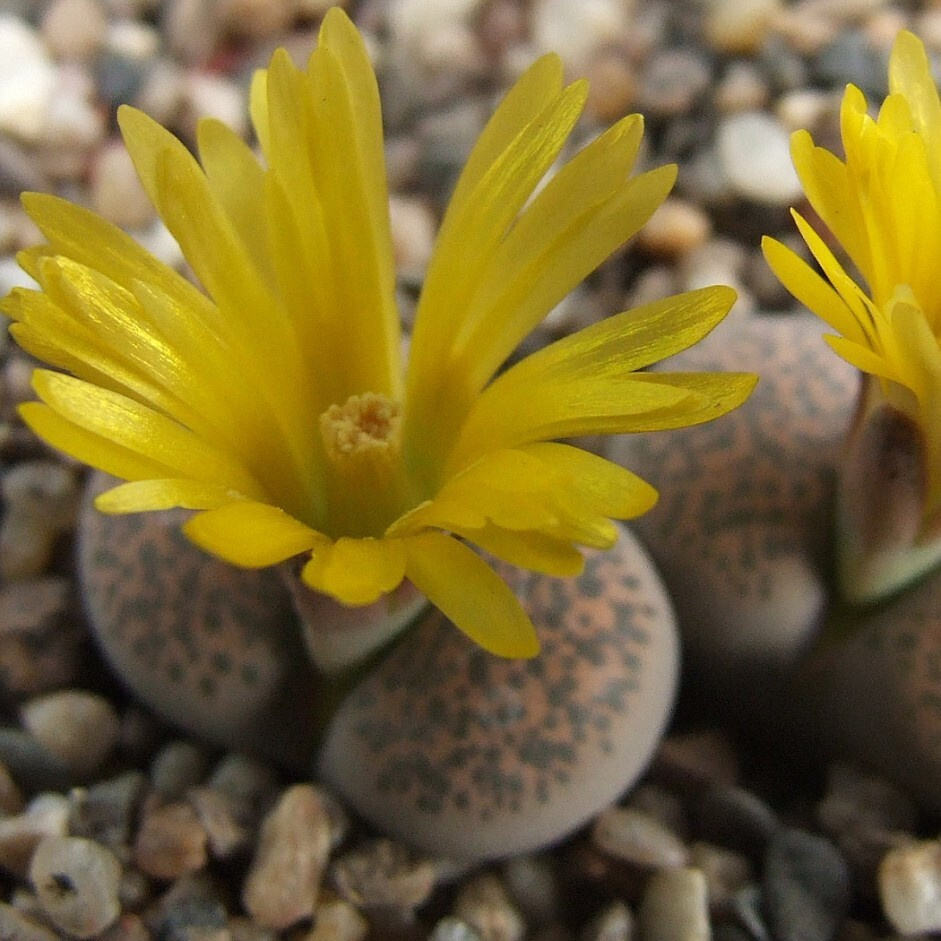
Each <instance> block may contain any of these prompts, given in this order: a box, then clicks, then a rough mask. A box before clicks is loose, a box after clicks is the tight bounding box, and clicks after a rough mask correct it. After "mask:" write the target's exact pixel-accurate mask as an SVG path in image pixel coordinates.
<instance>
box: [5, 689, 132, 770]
mask: <svg viewBox="0 0 941 941" xmlns="http://www.w3.org/2000/svg"><path fill="white" fill-rule="evenodd" d="M21 717H22V721H23V725H24V727H25V728H26V729H27V731H28V732H30V734H31V735H32V736H33V737H34V738H35V739H36V741H38V742H39V743H40V744H41V745H42V746H43V747H44V748H45V749H46V750H47V751H48V752H50V753H51V754H52V755H54V756H55V757H56V758H58V759H60V760H61V761H62V762H63V763H64V764H65V765H67V766H68V768H69V769H70V770H72V771H74V772H75V773H76V774H78V775H80V776H83V777H84V776H86V775H89V774H91V773H92V772H94V771H96V770H97V769H98V768H100V767H101V765H102V764H103V763H104V761H105V760H106V759H107V758H108V756H109V755H110V754H111V752H112V751H113V750H114V749H115V747H116V746H117V743H118V733H119V729H120V722H119V720H118V717H117V714H116V713H115V711H114V707H113V706H112V705H111V703H110V702H108V700H107V699H105V698H104V697H103V696H99V695H97V694H96V693H89V692H86V691H85V690H80V689H66V690H61V691H59V692H55V693H49V694H47V695H45V696H39V697H37V698H35V699H31V700H30V701H29V702H27V703H26V704H25V705H24V706H23V708H22V710H21Z"/></svg>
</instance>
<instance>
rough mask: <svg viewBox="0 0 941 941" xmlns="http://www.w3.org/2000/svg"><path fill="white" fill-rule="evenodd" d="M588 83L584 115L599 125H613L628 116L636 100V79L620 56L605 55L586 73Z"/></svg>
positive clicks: (596, 59)
mask: <svg viewBox="0 0 941 941" xmlns="http://www.w3.org/2000/svg"><path fill="white" fill-rule="evenodd" d="M585 77H586V78H587V79H588V82H589V88H588V99H587V100H586V102H585V112H586V114H590V115H592V116H593V117H594V118H595V119H596V120H598V121H599V122H601V123H602V124H613V123H614V122H615V121H617V120H618V119H620V118H622V117H624V115H625V114H628V113H629V112H630V110H631V108H632V107H633V105H634V101H635V99H636V98H637V75H636V73H635V71H634V67H633V66H632V65H631V63H630V62H629V61H628V60H627V58H626V57H625V56H624V55H621V54H618V53H615V52H605V53H602V54H601V55H599V56H596V57H595V58H594V59H592V61H591V63H590V64H589V65H588V68H587V70H586V76H585Z"/></svg>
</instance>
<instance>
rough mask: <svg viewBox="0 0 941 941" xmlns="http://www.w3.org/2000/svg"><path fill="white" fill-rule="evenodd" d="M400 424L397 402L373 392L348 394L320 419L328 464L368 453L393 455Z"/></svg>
mask: <svg viewBox="0 0 941 941" xmlns="http://www.w3.org/2000/svg"><path fill="white" fill-rule="evenodd" d="M401 425H402V418H401V409H400V407H399V403H398V402H393V401H392V400H391V399H387V398H386V397H385V396H384V395H378V394H376V393H375V392H365V393H363V395H351V396H350V397H349V398H348V399H347V400H346V401H345V402H344V403H343V404H342V405H331V406H330V408H328V409H327V410H326V411H325V412H324V413H323V414H322V415H321V416H320V430H321V433H322V434H323V441H324V447H325V448H326V451H327V456H328V457H329V458H330V459H331V460H332V461H341V460H343V459H344V458H346V457H350V456H352V455H355V454H361V453H364V452H368V451H377V450H384V451H389V450H390V449H391V450H394V451H396V452H397V451H398V447H399V440H400V437H401Z"/></svg>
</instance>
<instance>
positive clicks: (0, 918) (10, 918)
mask: <svg viewBox="0 0 941 941" xmlns="http://www.w3.org/2000/svg"><path fill="white" fill-rule="evenodd" d="M0 938H8V939H9V941H60V938H59V935H57V934H56V933H55V932H54V931H52V930H50V929H49V928H47V927H46V926H45V925H43V924H42V923H40V922H39V921H37V920H36V919H34V918H31V917H30V916H29V915H26V914H24V913H23V912H21V911H19V910H18V909H16V908H14V907H13V906H12V905H7V904H6V903H5V902H0Z"/></svg>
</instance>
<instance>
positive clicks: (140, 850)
mask: <svg viewBox="0 0 941 941" xmlns="http://www.w3.org/2000/svg"><path fill="white" fill-rule="evenodd" d="M207 842H208V837H207V835H206V830H205V828H204V827H203V825H202V823H201V822H200V820H199V817H198V815H197V814H196V811H195V810H194V809H193V808H192V807H191V806H190V805H189V804H180V803H174V804H166V805H164V806H162V807H152V808H145V810H144V813H143V816H142V819H141V824H140V829H139V830H138V832H137V839H136V840H135V842H134V861H135V862H136V864H137V865H138V867H139V868H140V869H141V870H143V871H144V872H145V873H147V875H149V876H153V877H154V878H155V879H176V878H177V877H179V876H182V875H184V874H186V873H192V872H197V871H198V870H200V869H202V868H203V866H205V865H206V862H207V861H208V854H207Z"/></svg>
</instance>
